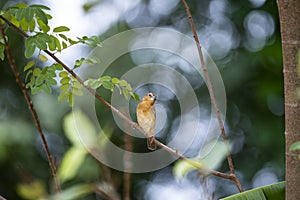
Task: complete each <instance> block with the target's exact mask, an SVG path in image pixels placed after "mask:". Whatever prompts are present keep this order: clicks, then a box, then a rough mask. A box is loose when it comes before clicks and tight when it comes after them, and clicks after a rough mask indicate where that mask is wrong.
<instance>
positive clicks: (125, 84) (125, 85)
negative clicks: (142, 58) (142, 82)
mask: <svg viewBox="0 0 300 200" xmlns="http://www.w3.org/2000/svg"><path fill="white" fill-rule="evenodd" d="M119 85H120V86H121V87H127V86H128V83H127V81H126V80H120V82H119Z"/></svg>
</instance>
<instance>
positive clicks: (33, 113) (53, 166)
mask: <svg viewBox="0 0 300 200" xmlns="http://www.w3.org/2000/svg"><path fill="white" fill-rule="evenodd" d="M0 31H1V35H2V38H3V41H4V45H5V52H6V55H7V59H8V61H9V64H10V67H11V70H12V71H13V74H14V76H15V78H16V82H17V84H18V85H19V87H20V89H21V91H22V93H23V95H24V97H25V99H26V102H27V104H28V107H29V109H30V111H31V114H32V116H33V119H34V122H35V125H36V127H37V129H38V132H39V134H40V136H41V139H42V143H43V146H44V149H45V152H46V155H47V157H48V161H49V165H50V168H51V172H52V176H53V179H54V182H55V187H56V191H57V192H60V191H61V188H60V184H59V181H58V178H57V174H56V167H55V164H54V160H53V158H52V155H51V153H50V150H49V146H48V143H47V140H46V138H45V134H44V132H43V130H42V127H41V124H40V121H39V117H38V114H37V112H36V110H35V108H34V106H33V103H32V100H31V98H30V96H29V95H28V93H27V91H26V89H25V86H24V84H23V83H22V81H21V78H20V73H19V72H18V71H17V68H16V65H15V60H14V59H13V57H12V55H11V51H10V49H9V46H8V41H7V39H6V37H5V33H4V30H3V26H2V23H1V22H0Z"/></svg>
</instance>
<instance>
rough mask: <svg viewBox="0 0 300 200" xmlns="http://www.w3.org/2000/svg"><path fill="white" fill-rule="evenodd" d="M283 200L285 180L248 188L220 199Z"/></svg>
mask: <svg viewBox="0 0 300 200" xmlns="http://www.w3.org/2000/svg"><path fill="white" fill-rule="evenodd" d="M249 199H255V200H265V199H272V200H284V199H285V182H280V183H275V184H271V185H267V186H263V187H260V188H255V189H252V190H248V191H246V192H242V193H239V194H235V195H232V196H229V197H226V198H223V199H221V200H249Z"/></svg>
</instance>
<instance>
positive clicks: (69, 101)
mask: <svg viewBox="0 0 300 200" xmlns="http://www.w3.org/2000/svg"><path fill="white" fill-rule="evenodd" d="M68 103H69V106H73V94H72V93H70V95H69V98H68Z"/></svg>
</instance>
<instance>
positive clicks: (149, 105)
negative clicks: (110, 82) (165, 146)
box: [136, 92, 156, 151]
mask: <svg viewBox="0 0 300 200" xmlns="http://www.w3.org/2000/svg"><path fill="white" fill-rule="evenodd" d="M155 101H156V96H155V95H154V94H153V93H151V92H150V93H148V94H146V95H145V96H144V97H143V99H142V101H141V102H140V103H139V104H138V106H137V108H136V116H137V121H138V125H139V126H140V127H141V128H142V129H143V130H144V131H145V133H146V134H147V135H146V136H147V147H148V149H149V150H151V151H154V150H155V149H156V144H155V141H154V140H155V138H154V131H155V123H156V112H155V108H154V103H155Z"/></svg>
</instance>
